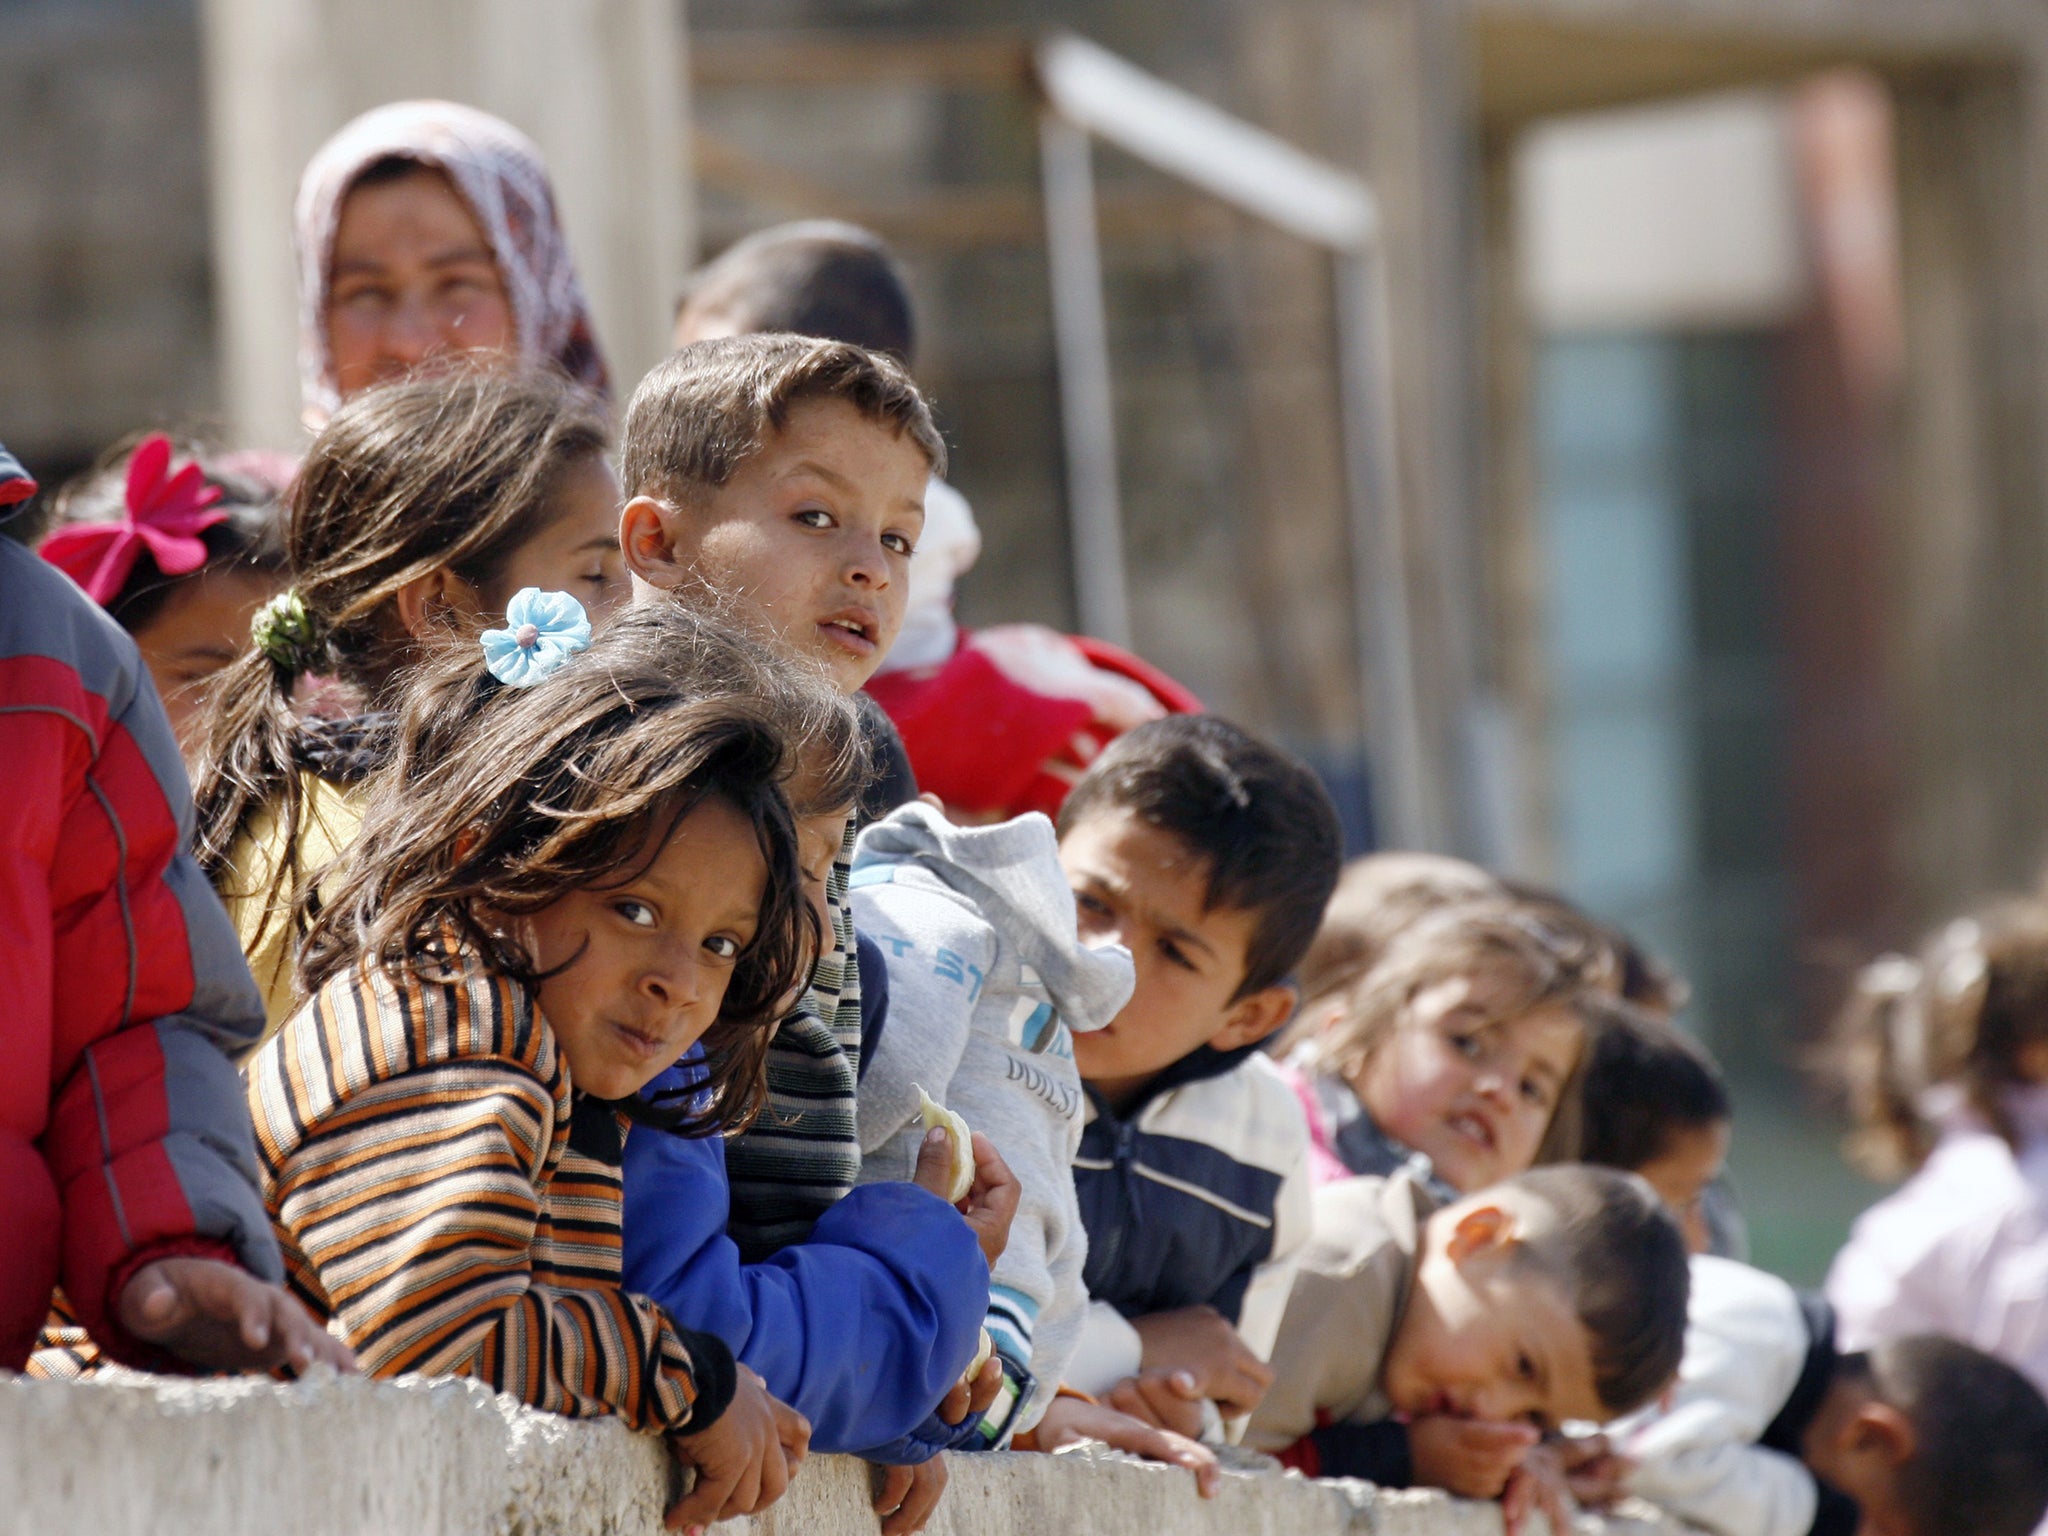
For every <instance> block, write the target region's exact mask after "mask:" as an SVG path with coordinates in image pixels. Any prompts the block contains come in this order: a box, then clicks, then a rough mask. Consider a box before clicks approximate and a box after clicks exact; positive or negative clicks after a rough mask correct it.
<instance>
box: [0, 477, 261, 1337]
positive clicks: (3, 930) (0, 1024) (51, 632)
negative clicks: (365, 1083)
mask: <svg viewBox="0 0 2048 1536" xmlns="http://www.w3.org/2000/svg"><path fill="white" fill-rule="evenodd" d="M0 461H4V462H0V505H4V504H7V503H8V502H10V501H12V500H19V499H20V492H21V489H22V485H23V482H24V481H25V480H26V477H25V476H21V475H20V471H19V470H18V468H14V467H13V461H12V460H11V459H6V458H5V454H4V450H0ZM10 469H11V470H12V477H11V480H10V477H9V475H8V474H7V473H6V472H7V471H8V470H10ZM30 488H31V489H32V488H33V487H32V485H31V486H30ZM191 832H192V810H191V791H190V789H189V787H188V786H187V783H186V779H185V770H184V766H183V764H182V763H181V762H180V761H179V758H178V749H177V744H176V742H175V741H174V740H173V738H172V736H171V729H170V723H169V721H168V720H167V719H166V717H165V715H164V709H163V705H162V704H161V703H160V702H159V701H158V699H157V696H156V692H155V690H154V689H153V688H152V687H151V685H150V682H149V677H148V674H147V673H146V672H145V671H144V669H143V665H142V659H141V657H140V656H139V655H138V654H137V652H136V649H135V643H134V642H133V641H132V640H130V639H129V638H128V636H127V635H126V634H124V633H123V632H122V630H121V628H120V626H119V625H117V624H115V623H114V621H113V620H112V619H110V618H108V617H107V616H106V614H104V613H103V612H101V611H100V609H99V608H98V607H97V606H96V605H95V604H94V603H93V602H92V601H91V600H90V599H89V598H87V597H86V596H85V594H84V593H82V592H80V591H79V590H78V588H77V587H75V586H73V585H72V584H71V582H70V581H69V580H68V579H66V578H65V577H64V576H63V575H62V574H61V573H60V572H59V571H58V570H57V569H56V568H55V567H54V566H51V565H50V564H48V563H47V562H46V561H43V560H41V559H38V558H37V557H36V556H35V555H34V554H32V553H31V552H30V551H29V550H27V549H25V548H23V547H22V546H21V545H20V544H18V543H16V542H15V541H14V540H12V539H8V538H5V537H0V1234H5V1237H4V1240H0V1367H16V1368H18V1367H19V1366H20V1365H21V1364H22V1363H23V1362H24V1361H25V1360H26V1359H27V1358H28V1354H29V1350H30V1347H31V1345H32V1344H33V1342H34V1339H35V1335H36V1330H37V1328H38V1327H39V1326H40V1325H41V1323H42V1321H43V1319H44V1316H45V1315H46V1314H47V1312H48V1310H49V1305H50V1296H51V1292H52V1290H53V1288H54V1287H55V1286H56V1285H57V1284H59V1283H60V1282H61V1284H62V1285H63V1288H64V1291H65V1293H66V1294H67V1296H68V1297H69V1299H70V1301H71V1304H72V1307H73V1309H74V1310H75V1311H76V1312H77V1313H78V1315H79V1317H80V1319H81V1321H83V1322H84V1324H85V1325H86V1327H87V1328H88V1329H89V1330H90V1331H91V1333H92V1335H93V1337H94V1338H95V1339H96V1340H97V1341H98V1342H99V1343H100V1345H101V1346H102V1347H103V1348H105V1349H106V1350H107V1352H108V1353H109V1354H111V1355H112V1356H113V1357H114V1358H116V1359H121V1360H125V1361H127V1362H129V1363H133V1364H144V1365H153V1366H159V1367H160V1366H162V1365H164V1364H165V1363H166V1362H165V1361H163V1360H162V1359H161V1358H160V1357H157V1356H155V1355H154V1354H153V1352H152V1351H150V1350H149V1349H148V1348H147V1347H146V1346H144V1345H142V1344H141V1343H139V1342H138V1341H136V1340H133V1339H130V1338H128V1337H126V1336H124V1335H123V1333H122V1332H121V1330H120V1329H119V1327H118V1326H117V1324H116V1323H115V1321H114V1319H113V1316H112V1314H113V1310H114V1304H115V1301H116V1299H117V1298H118V1297H119V1295H120V1292H121V1288H122V1287H123V1286H124V1285H126V1283H127V1282H128V1279H129V1277H130V1276H132V1275H133V1274H134V1273H135V1271H136V1270H137V1269H139V1268H140V1267H141V1266H142V1265H144V1264H146V1263H148V1262H150V1261H152V1260H154V1259H159V1258H165V1257H169V1256H172V1255H176V1254H188V1255H199V1256H206V1257H212V1258H220V1259H225V1260H229V1261H231V1262H235V1263H239V1264H240V1265H241V1266H242V1267H243V1268H245V1269H247V1270H249V1271H250V1272H251V1273H253V1274H256V1275H259V1276H262V1277H263V1278H265V1279H273V1280H274V1279H278V1278H280V1277H281V1276H282V1274H283V1266H282V1263H281V1261H280V1259H279V1256H278V1250H277V1244H276V1241H275V1239H274V1238H273V1237H272V1235H271V1228H270V1220H269V1217H268V1215H267V1214H266V1212H265V1210H264V1206H263V1197H262V1194H261V1191H260V1186H259V1184H258V1182H257V1174H256V1159H255V1146H254V1141H253V1138H252V1135H251V1132H250V1127H249V1115H248V1110H247V1107H246V1105H245V1102H244V1098H243V1092H242V1084H241V1079H240V1077H239V1076H238V1075H237V1073H236V1070H235V1067H234V1064H233V1059H232V1058H234V1057H236V1056H238V1055H240V1054H241V1053H243V1052H245V1051H247V1050H248V1049H250V1048H251V1047H253V1046H254V1045H255V1043H256V1041H257V1039H258V1038H259V1036H260V1034H261V1032H262V1028H263V1008H262V1004H261V1002H260V1001H259V999H258V997H257V994H256V989H255V985H254V983H253V982H251V980H250V978H249V969H248V966H247V965H246V963H245V962H244V961H243V959H242V954H241V950H240V947H239V946H238V945H237V944H236V942H235V934H234V930H233V928H232V927H230V926H229V924H228V919H227V914H226V913H225V912H223V911H222V910H221V906H220V903H219V901H218V900H217V899H216V898H215V896H214V894H213V891H212V889H211V887H209V886H208V885H207V883H206V880H205V877H204V876H202V875H201V874H200V872H199V868H198V865H197V864H195V863H194V862H193V860H192V857H191V855H190V853H189V852H188V851H187V845H188V843H189V841H190V837H191Z"/></svg>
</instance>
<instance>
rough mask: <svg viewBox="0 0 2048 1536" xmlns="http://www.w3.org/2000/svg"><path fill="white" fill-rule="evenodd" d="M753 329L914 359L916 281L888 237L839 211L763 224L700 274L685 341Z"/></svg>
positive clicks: (678, 337)
mask: <svg viewBox="0 0 2048 1536" xmlns="http://www.w3.org/2000/svg"><path fill="white" fill-rule="evenodd" d="M751 331H790V332H793V333H795V334H796V335H799V336H823V337H827V338H829V339H831V340H833V341H844V342H849V343H851V344H852V345H854V346H856V347H865V348H867V349H868V350H869V351H870V352H881V353H885V354H887V355H888V356H890V357H893V358H895V359H896V361H897V362H899V363H904V364H906V365H907V364H908V363H909V362H910V361H911V357H912V349H913V348H914V346H915V344H916V330H915V323H914V321H913V320H912V318H911V309H910V287H909V284H907V283H906V282H905V281H904V278H903V269H902V267H901V266H899V265H898V264H897V261H896V258H895V257H894V256H893V255H891V254H890V252H889V247H888V246H887V245H885V244H883V242H882V238H881V237H880V236H879V235H876V234H874V233H872V232H871V231H869V230H865V229H862V228H861V227H860V226H859V225H858V224H846V223H842V222H841V221H839V220H837V219H803V220H800V221H798V222H796V223H794V224H778V225H776V226H775V227H774V228H773V229H764V230H759V231H757V232H756V233H754V234H751V235H748V236H747V237H746V238H745V239H744V240H741V241H738V242H736V243H735V244H733V245H732V246H730V247H728V248H727V249H726V250H725V251H724V253H723V254H721V255H720V256H719V257H718V258H717V259H716V260H714V261H710V262H707V263H706V264H705V265H704V266H702V267H700V268H699V269H698V270H697V271H696V272H695V273H693V274H692V275H691V278H690V281H689V283H688V285H687V286H686V287H685V289H684V291H683V296H682V298H681V300H680V301H678V303H677V304H676V331H675V344H676V346H677V347H687V346H689V345H690V344H691V343H692V342H696V341H708V340H710V339H711V338H713V337H716V336H743V335H746V334H747V333H748V332H751Z"/></svg>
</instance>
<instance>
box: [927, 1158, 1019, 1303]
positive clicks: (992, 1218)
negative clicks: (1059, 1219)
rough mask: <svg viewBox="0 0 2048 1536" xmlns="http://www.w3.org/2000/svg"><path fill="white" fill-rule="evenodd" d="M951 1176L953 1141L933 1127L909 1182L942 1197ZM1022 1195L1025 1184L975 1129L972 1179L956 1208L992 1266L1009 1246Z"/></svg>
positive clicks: (949, 1184) (950, 1183)
mask: <svg viewBox="0 0 2048 1536" xmlns="http://www.w3.org/2000/svg"><path fill="white" fill-rule="evenodd" d="M952 1177H953V1143H952V1142H951V1141H950V1140H948V1139H947V1136H946V1133H945V1132H944V1131H942V1130H937V1129H934V1130H932V1131H930V1132H929V1133H927V1135H926V1136H925V1138H924V1145H923V1146H922V1147H919V1148H918V1150H917V1172H916V1174H915V1175H913V1176H912V1178H911V1181H910V1182H911V1183H913V1184H915V1185H916V1186H917V1187H918V1188H919V1189H926V1190H930V1191H931V1192H932V1193H933V1194H935V1195H937V1196H938V1197H939V1198H940V1199H941V1200H943V1199H945V1198H946V1191H947V1189H948V1188H950V1187H951V1185H952ZM1023 1195H1024V1187H1023V1186H1022V1185H1021V1184H1019V1183H1018V1182H1017V1176H1016V1175H1015V1174H1014V1173H1012V1172H1010V1165H1009V1164H1008V1163H1006V1162H1004V1161H1003V1159H1002V1156H1001V1155H1000V1154H999V1153H998V1152H997V1151H996V1147H995V1143H994V1142H992V1141H990V1140H989V1139H988V1138H987V1137H986V1136H984V1135H982V1134H981V1132H979V1131H976V1132H975V1133H974V1183H973V1185H972V1186H970V1187H969V1189H968V1191H967V1194H966V1196H965V1198H963V1199H962V1200H961V1201H960V1203H959V1205H958V1206H957V1207H956V1209H958V1211H959V1212H960V1214H961V1215H962V1216H965V1217H966V1218H967V1225H968V1226H970V1227H971V1228H973V1229H974V1238H975V1241H976V1242H978V1243H980V1244H981V1256H982V1257H983V1258H985V1259H987V1260H988V1263H989V1268H991V1269H993V1268H995V1263H996V1260H997V1259H999V1258H1001V1257H1002V1256H1003V1250H1004V1249H1005V1248H1007V1247H1008V1246H1009V1243H1010V1223H1011V1222H1012V1221H1014V1220H1016V1217H1017V1202H1018V1201H1019V1200H1020V1199H1022V1198H1023Z"/></svg>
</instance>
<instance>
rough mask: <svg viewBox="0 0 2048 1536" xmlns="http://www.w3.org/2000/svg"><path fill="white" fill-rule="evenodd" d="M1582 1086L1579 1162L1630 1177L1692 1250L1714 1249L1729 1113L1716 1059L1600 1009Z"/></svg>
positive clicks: (1634, 1018) (1653, 1027)
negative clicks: (1713, 1204) (1657, 1202)
mask: <svg viewBox="0 0 2048 1536" xmlns="http://www.w3.org/2000/svg"><path fill="white" fill-rule="evenodd" d="M1597 1026H1598V1027H1597V1028H1595V1030H1594V1031H1593V1038H1592V1042H1591V1044H1590V1045H1589V1046H1588V1048H1587V1056H1586V1067H1585V1076H1584V1078H1583V1080H1582V1081H1581V1083H1580V1087H1579V1093H1580V1104H1581V1114H1582V1116H1583V1118H1582V1120H1581V1132H1580V1141H1579V1157H1580V1160H1581V1161H1583V1162H1588V1163H1597V1164H1599V1165H1600V1166H1601V1167H1603V1168H1619V1169H1621V1170H1622V1171H1623V1172H1624V1173H1633V1174H1635V1175H1637V1176H1638V1177H1639V1178H1641V1179H1642V1180H1643V1181H1644V1182H1645V1183H1647V1184H1648V1185H1649V1186H1650V1188H1651V1189H1653V1190H1655V1191H1656V1192H1657V1197H1658V1198H1659V1199H1661V1200H1662V1201H1663V1202H1664V1204H1665V1206H1666V1207H1667V1208H1668V1209H1669V1210H1670V1212H1671V1214H1672V1215H1674V1216H1676V1217H1677V1218H1678V1225H1679V1230H1681V1231H1682V1232H1684V1234H1685V1245H1686V1248H1687V1250H1688V1251H1689V1252H1692V1253H1708V1252H1711V1251H1712V1237H1713V1234H1712V1233H1711V1231H1710V1230H1709V1227H1708V1220H1707V1198H1708V1194H1709V1192H1710V1191H1711V1189H1712V1188H1713V1186H1714V1183H1715V1181H1716V1180H1717V1179H1719V1178H1720V1177H1721V1170H1722V1167H1723V1165H1724V1164H1725V1163H1726V1162H1727V1160H1728V1140H1729V1133H1730V1130H1731V1121H1732V1118H1733V1113H1734V1111H1733V1108H1732V1106H1731V1105H1730V1104H1729V1101H1728V1090H1727V1087H1726V1086H1725V1085H1724V1084H1723V1083H1722V1081H1721V1073H1720V1071H1719V1069H1718V1068H1716V1067H1715V1065H1714V1063H1713V1059H1712V1058H1711V1057H1709V1056H1708V1055H1707V1053H1706V1051H1705V1050H1704V1049H1703V1048H1701V1047H1700V1046H1699V1045H1696V1044H1695V1043H1694V1042H1693V1041H1692V1040H1691V1039H1690V1038H1688V1037H1687V1036H1686V1035H1684V1034H1682V1033H1681V1032H1680V1031H1679V1030H1678V1028H1677V1027H1676V1026H1675V1025H1671V1024H1667V1023H1665V1022H1664V1021H1663V1020H1662V1019H1659V1018H1657V1017H1655V1016H1654V1015H1651V1014H1648V1013H1644V1012H1642V1011H1641V1010H1640V1009H1636V1008H1632V1007H1630V1006H1629V1005H1628V1004H1626V1003H1621V1002H1610V1003H1606V1004H1604V1005H1602V1006H1601V1007H1600V1012H1599V1017H1598V1019H1597Z"/></svg>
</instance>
